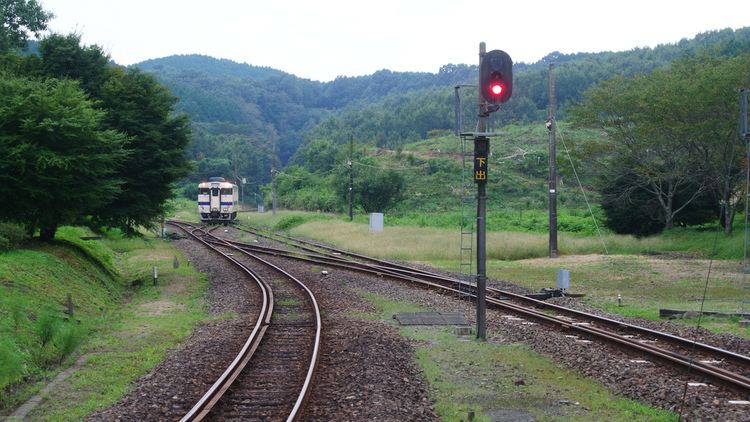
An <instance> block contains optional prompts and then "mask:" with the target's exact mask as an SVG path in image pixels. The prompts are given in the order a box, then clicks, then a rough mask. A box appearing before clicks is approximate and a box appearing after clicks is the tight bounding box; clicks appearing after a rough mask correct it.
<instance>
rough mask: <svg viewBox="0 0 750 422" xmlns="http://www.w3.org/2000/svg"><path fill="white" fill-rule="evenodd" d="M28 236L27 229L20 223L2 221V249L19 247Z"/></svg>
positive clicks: (0, 239) (0, 237)
mask: <svg viewBox="0 0 750 422" xmlns="http://www.w3.org/2000/svg"><path fill="white" fill-rule="evenodd" d="M25 238H26V231H25V230H24V228H23V227H22V226H20V225H18V224H13V223H7V222H0V251H9V250H11V249H15V248H17V247H18V246H19V245H20V244H21V242H22V241H23V240H24V239H25Z"/></svg>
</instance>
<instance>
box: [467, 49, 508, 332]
mask: <svg viewBox="0 0 750 422" xmlns="http://www.w3.org/2000/svg"><path fill="white" fill-rule="evenodd" d="M512 93H513V60H512V59H511V58H510V56H509V55H508V53H506V52H504V51H502V50H492V51H490V52H487V48H486V46H485V44H484V43H483V42H482V43H479V90H478V95H477V108H478V109H479V121H478V123H477V132H475V133H474V182H475V183H476V184H477V338H478V339H482V340H484V339H485V338H487V303H486V300H487V266H486V263H487V237H486V233H487V227H486V223H487V189H486V187H487V178H488V173H489V172H488V170H489V165H488V160H489V155H490V134H489V133H487V120H488V118H489V115H490V113H494V112H495V111H497V110H498V109H499V108H500V103H504V102H506V101H508V100H509V99H510V97H511V94H512Z"/></svg>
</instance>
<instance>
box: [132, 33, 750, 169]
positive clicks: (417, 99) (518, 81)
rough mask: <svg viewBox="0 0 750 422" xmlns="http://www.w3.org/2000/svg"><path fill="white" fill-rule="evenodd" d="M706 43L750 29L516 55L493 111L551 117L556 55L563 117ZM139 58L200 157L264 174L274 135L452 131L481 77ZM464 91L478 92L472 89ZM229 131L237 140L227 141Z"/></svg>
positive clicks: (734, 43) (745, 39)
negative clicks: (309, 71) (313, 72)
mask: <svg viewBox="0 0 750 422" xmlns="http://www.w3.org/2000/svg"><path fill="white" fill-rule="evenodd" d="M703 48H711V49H714V50H715V51H716V52H718V53H719V54H721V55H736V54H741V53H746V52H750V28H742V29H738V30H732V29H725V30H721V31H712V32H706V33H703V34H699V35H697V36H696V37H695V38H693V39H690V40H688V39H683V40H681V41H679V42H677V43H675V44H665V45H660V46H657V47H655V48H636V49H633V50H629V51H624V52H601V53H576V54H560V53H557V52H553V53H550V54H549V55H547V56H546V57H544V58H543V59H541V60H540V61H538V62H536V63H531V64H525V63H517V64H516V65H515V66H514V77H515V80H514V89H513V99H512V100H511V101H510V102H508V103H507V104H505V105H504V106H503V108H502V109H501V111H500V112H498V113H496V114H495V115H494V116H493V118H494V121H495V124H506V123H508V122H512V121H517V122H529V121H538V120H542V119H544V117H545V115H546V111H545V110H546V107H547V73H548V70H547V69H548V65H549V63H555V64H556V79H557V95H558V105H559V114H558V117H559V118H561V119H564V116H565V109H566V106H567V105H568V104H570V103H571V102H575V101H577V100H578V99H579V98H580V96H581V93H582V92H583V91H584V90H585V89H587V88H589V87H590V86H592V85H594V84H596V83H597V82H599V81H601V80H604V79H608V78H610V77H612V76H614V75H619V74H624V75H633V74H637V73H644V72H651V71H653V70H654V69H657V68H662V67H666V66H669V64H670V63H671V61H673V60H674V59H675V58H677V57H680V56H681V55H685V54H690V55H693V54H696V53H697V52H698V51H700V50H701V49H703ZM510 53H511V55H512V52H510ZM135 66H137V67H140V68H142V69H143V70H145V71H147V72H151V73H153V74H154V75H156V76H157V78H159V80H160V81H161V82H163V83H164V84H166V85H167V86H169V87H170V88H171V89H172V92H173V93H174V94H175V95H176V96H177V97H179V99H180V101H179V103H178V108H179V109H180V110H182V111H184V112H186V113H188V114H189V115H190V116H191V117H192V120H193V122H194V126H195V142H194V145H193V147H192V149H191V153H192V154H193V158H194V159H195V160H196V161H198V162H199V163H200V162H203V161H205V160H213V161H211V162H210V163H209V162H204V165H202V167H201V166H199V168H202V169H203V170H205V171H209V169H210V171H211V172H213V173H216V172H223V173H224V174H225V175H227V176H229V174H227V173H233V174H234V175H235V176H250V177H251V178H252V179H253V180H256V181H257V183H262V182H265V181H267V180H268V178H269V176H270V165H271V162H270V161H271V160H270V159H269V158H268V156H269V155H270V153H269V152H268V151H270V149H271V146H270V144H271V142H277V145H278V153H277V155H278V158H279V159H280V161H281V163H286V162H287V160H288V159H289V158H290V157H292V156H293V154H294V153H295V151H297V149H298V148H299V146H300V145H301V144H302V143H303V142H304V141H305V140H309V139H331V140H334V141H335V142H348V139H349V137H350V136H354V138H355V139H356V140H357V142H361V143H369V144H375V145H378V146H388V147H392V148H396V147H398V146H399V145H403V144H405V143H407V142H413V141H417V140H420V139H425V138H426V137H427V134H428V132H430V131H431V130H435V129H438V130H446V129H449V130H452V129H453V126H454V112H453V109H454V95H453V87H454V86H455V85H456V84H459V83H469V84H471V83H476V82H475V80H476V66H475V65H465V64H448V65H445V66H443V67H441V68H440V69H439V71H438V72H437V73H425V72H391V71H388V70H381V71H378V72H375V73H374V74H372V75H368V76H359V77H338V78H336V79H335V80H333V81H331V82H326V83H321V82H317V81H311V80H308V79H302V78H298V77H296V76H294V75H291V74H288V73H285V72H282V71H279V70H276V69H272V68H268V67H257V66H251V65H248V64H240V63H235V62H232V61H230V60H224V59H221V60H220V59H214V58H211V57H207V56H199V55H187V56H170V57H165V58H161V59H153V60H148V61H146V62H143V63H139V64H137V65H135ZM465 94H467V95H470V96H473V95H475V94H474V93H471V92H470V90H468V91H466V92H465ZM467 98H471V97H467ZM474 114H475V112H474V111H473V100H471V99H469V100H467V101H466V108H465V115H466V116H467V117H466V119H465V122H466V126H465V128H464V129H470V128H471V126H472V125H473V124H474V117H473V115H474ZM227 139H233V142H234V144H233V145H234V146H233V147H232V148H227V147H223V145H225V144H227ZM240 150H242V151H241V152H242V153H240ZM258 154H263V156H262V157H261V156H259V155H258ZM241 156H244V157H246V158H244V159H243V158H239V157H241ZM248 157H249V158H248ZM243 160H244V161H243ZM209 164H210V165H209ZM203 170H202V171H203ZM199 176H206V175H199Z"/></svg>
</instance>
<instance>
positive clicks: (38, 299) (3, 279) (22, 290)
mask: <svg viewBox="0 0 750 422" xmlns="http://www.w3.org/2000/svg"><path fill="white" fill-rule="evenodd" d="M62 233H63V236H62V238H63V241H61V242H57V243H54V244H41V243H39V244H37V243H32V244H31V245H30V246H31V247H32V249H21V250H15V251H12V252H7V253H3V254H0V302H1V303H0V333H1V334H2V335H0V339H1V340H0V357H3V363H4V364H3V365H2V368H3V369H2V370H0V382H5V385H3V387H5V388H3V389H2V391H3V394H4V395H3V397H2V408H1V409H2V414H7V413H8V412H10V411H11V410H12V409H13V408H14V407H15V406H17V405H18V404H20V403H21V402H22V401H24V400H26V399H27V398H28V397H30V396H31V395H32V394H34V393H36V392H38V391H39V390H40V389H41V387H42V386H43V385H45V384H46V383H47V382H48V380H49V379H50V378H51V377H53V376H54V375H55V374H56V373H57V372H59V371H60V370H62V369H64V368H65V367H67V366H69V365H71V364H72V363H73V362H74V361H75V360H76V359H77V358H78V357H79V356H81V355H86V356H87V359H86V360H85V363H84V364H83V366H82V367H81V368H80V369H78V370H77V371H76V372H75V373H74V374H73V375H72V376H71V377H70V378H69V379H68V380H67V381H66V383H69V385H67V386H65V387H63V388H58V389H55V390H53V391H52V392H51V393H50V394H49V395H48V396H47V397H45V399H44V401H43V403H42V404H41V405H40V406H39V407H37V408H36V409H35V410H34V411H33V412H32V413H31V414H30V415H29V416H28V418H29V419H32V420H81V419H83V418H84V417H85V416H86V415H88V414H89V413H90V412H92V411H93V410H96V409H101V408H103V407H106V406H109V405H111V404H112V403H114V402H115V401H117V400H118V399H119V398H120V397H121V396H122V394H124V393H125V392H127V391H128V389H129V388H130V385H131V382H132V381H133V380H135V379H136V378H137V377H139V376H140V375H143V374H145V373H146V372H147V371H149V370H150V369H151V368H153V366H155V365H156V364H157V363H158V362H159V361H161V360H162V359H163V358H164V356H165V355H166V353H167V351H168V350H169V349H170V348H172V347H174V346H175V345H176V344H178V343H179V342H180V341H182V340H183V339H184V338H186V337H187V336H188V335H189V334H190V333H191V332H192V330H193V328H194V327H195V325H196V324H197V323H198V322H199V321H201V320H204V319H206V318H207V317H206V313H205V310H204V305H203V295H204V292H205V290H206V288H207V283H206V281H205V279H204V277H202V276H201V275H199V274H198V273H196V272H195V269H194V268H193V267H188V266H186V265H181V266H180V267H179V268H178V269H174V268H172V264H173V259H174V257H175V256H177V257H178V259H179V261H180V262H183V263H184V262H185V257H184V256H183V255H182V254H181V253H180V252H179V251H177V250H175V249H174V248H172V246H171V245H170V244H169V243H167V242H163V241H160V240H157V239H154V238H153V237H146V238H145V239H127V238H123V237H122V236H119V235H117V234H113V233H107V234H106V237H105V238H104V239H103V240H86V241H82V240H80V235H81V234H85V233H86V232H85V231H83V229H79V228H63V230H62ZM78 242H81V243H83V245H81V247H82V248H85V249H84V250H85V253H84V252H83V251H82V249H80V248H79V247H78V246H76V247H74V248H70V247H69V246H67V245H69V244H70V243H78ZM99 258H102V259H104V260H105V261H106V262H105V263H104V265H93V264H92V259H99ZM105 265H111V266H112V268H113V269H114V271H116V274H117V275H116V277H114V278H113V277H112V276H111V274H109V272H108V271H105V270H104V267H105ZM153 266H157V268H158V269H159V283H158V285H157V286H153V285H152V284H151V283H145V284H144V285H142V286H141V287H138V288H136V289H132V288H131V287H130V281H132V280H135V279H138V278H141V277H143V276H144V275H146V274H149V273H150V271H151V268H152V267H153ZM68 293H70V294H71V295H72V297H73V302H74V303H75V306H76V307H75V319H76V320H77V321H80V324H78V323H76V324H73V325H71V324H69V323H67V322H66V321H64V320H63V319H62V309H63V307H62V304H63V303H64V298H65V297H66V295H67V294H68ZM53 352H58V353H57V354H55V353H53ZM5 362H9V365H5ZM60 362H62V365H61V366H57V364H58V363H60ZM19 366H20V367H21V368H22V369H23V370H22V371H20V372H19V371H18V370H17V368H18V367H19ZM9 385H12V386H13V389H12V390H9V389H8V388H7V387H8V386H9Z"/></svg>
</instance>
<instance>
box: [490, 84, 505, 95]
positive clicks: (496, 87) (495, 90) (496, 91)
mask: <svg viewBox="0 0 750 422" xmlns="http://www.w3.org/2000/svg"><path fill="white" fill-rule="evenodd" d="M504 90H505V87H504V86H503V84H501V83H500V82H493V83H492V84H490V92H491V93H492V95H500V94H502V93H503V91H504Z"/></svg>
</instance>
